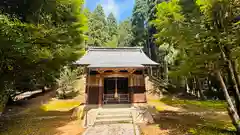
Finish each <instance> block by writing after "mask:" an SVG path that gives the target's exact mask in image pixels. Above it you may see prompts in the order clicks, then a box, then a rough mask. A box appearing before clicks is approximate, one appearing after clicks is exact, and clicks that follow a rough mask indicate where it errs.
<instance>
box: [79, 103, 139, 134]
mask: <svg viewBox="0 0 240 135" xmlns="http://www.w3.org/2000/svg"><path fill="white" fill-rule="evenodd" d="M92 112H94V111H92ZM95 112H97V113H96V116H95V115H94V116H95V119H94V124H93V126H90V127H88V129H87V130H86V131H85V132H84V133H83V135H140V132H139V128H138V126H136V125H135V124H134V123H133V116H132V110H131V109H130V108H111V107H110V108H105V109H98V110H97V111H95ZM88 117H89V118H93V116H92V115H89V116H88Z"/></svg>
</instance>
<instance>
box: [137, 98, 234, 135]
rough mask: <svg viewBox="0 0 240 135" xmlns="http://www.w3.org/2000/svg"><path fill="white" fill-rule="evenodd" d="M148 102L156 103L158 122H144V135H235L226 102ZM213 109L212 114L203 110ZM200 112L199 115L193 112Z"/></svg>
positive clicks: (180, 100)
mask: <svg viewBox="0 0 240 135" xmlns="http://www.w3.org/2000/svg"><path fill="white" fill-rule="evenodd" d="M148 104H149V105H150V106H155V109H156V110H157V111H158V114H156V115H155V116H154V120H155V123H154V124H151V125H141V126H140V127H141V130H142V135H159V134H161V135H185V134H191V135H234V134H235V133H234V131H235V129H234V126H233V125H232V124H231V120H230V118H229V116H228V115H227V113H214V111H215V112H225V111H226V108H225V107H226V104H225V102H224V101H199V100H185V99H172V98H170V97H167V98H163V99H161V100H160V99H151V98H148ZM206 111H210V112H212V111H213V112H212V113H206V114H205V113H202V112H206ZM191 112H197V114H198V115H194V114H191Z"/></svg>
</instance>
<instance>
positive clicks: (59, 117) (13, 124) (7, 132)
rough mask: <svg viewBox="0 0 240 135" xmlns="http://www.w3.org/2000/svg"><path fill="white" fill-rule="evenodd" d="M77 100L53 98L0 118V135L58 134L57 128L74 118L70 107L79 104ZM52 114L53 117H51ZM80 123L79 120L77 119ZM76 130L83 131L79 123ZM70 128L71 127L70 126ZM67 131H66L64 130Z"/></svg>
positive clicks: (59, 131)
mask: <svg viewBox="0 0 240 135" xmlns="http://www.w3.org/2000/svg"><path fill="white" fill-rule="evenodd" d="M79 105H80V102H78V101H64V100H59V101H58V100H54V101H50V102H48V103H47V104H44V105H42V106H40V107H39V106H35V107H31V108H28V109H25V110H24V111H23V112H22V113H20V115H17V116H12V117H10V118H2V119H0V134H1V135H17V134H19V135H54V134H59V133H61V132H64V131H61V130H59V128H61V127H64V126H66V125H68V124H69V123H70V122H72V121H76V119H75V118H74V119H73V118H72V117H71V116H72V109H73V108H75V107H76V106H79ZM52 116H53V117H52ZM79 123H80V121H79ZM78 126H79V127H78ZM78 126H75V128H76V127H77V129H74V130H77V131H78V132H81V131H83V129H82V128H81V126H80V124H79V125H78ZM70 128H71V127H70ZM66 132H68V131H66Z"/></svg>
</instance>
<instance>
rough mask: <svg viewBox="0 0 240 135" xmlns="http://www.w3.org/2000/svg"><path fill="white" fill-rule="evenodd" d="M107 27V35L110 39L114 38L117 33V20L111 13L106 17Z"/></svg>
mask: <svg viewBox="0 0 240 135" xmlns="http://www.w3.org/2000/svg"><path fill="white" fill-rule="evenodd" d="M107 26H108V34H109V36H110V37H113V36H116V35H117V34H118V33H117V28H118V26H117V20H116V18H115V17H114V15H113V13H110V14H109V15H108V17H107Z"/></svg>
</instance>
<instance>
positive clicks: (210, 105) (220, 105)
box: [155, 97, 226, 111]
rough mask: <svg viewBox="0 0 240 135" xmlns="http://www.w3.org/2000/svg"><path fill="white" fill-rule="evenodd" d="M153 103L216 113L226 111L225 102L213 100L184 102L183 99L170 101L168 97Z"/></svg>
mask: <svg viewBox="0 0 240 135" xmlns="http://www.w3.org/2000/svg"><path fill="white" fill-rule="evenodd" d="M155 102H163V103H165V104H168V105H172V106H185V107H186V106H187V107H189V106H191V107H190V108H193V107H195V108H193V109H197V107H198V108H201V109H214V110H218V111H220V110H221V111H226V102H224V101H213V100H206V101H200V100H184V99H172V98H169V97H166V98H162V99H161V100H160V101H157V100H156V101H155Z"/></svg>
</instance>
